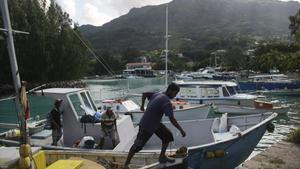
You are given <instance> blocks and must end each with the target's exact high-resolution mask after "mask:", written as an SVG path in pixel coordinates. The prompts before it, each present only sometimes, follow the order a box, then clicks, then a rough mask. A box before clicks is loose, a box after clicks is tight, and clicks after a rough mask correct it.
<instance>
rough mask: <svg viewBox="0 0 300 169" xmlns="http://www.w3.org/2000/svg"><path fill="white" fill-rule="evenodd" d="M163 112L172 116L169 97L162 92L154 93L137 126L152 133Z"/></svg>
mask: <svg viewBox="0 0 300 169" xmlns="http://www.w3.org/2000/svg"><path fill="white" fill-rule="evenodd" d="M164 114H165V116H168V117H173V116H174V114H173V109H172V104H171V102H170V98H169V97H168V96H167V95H165V94H164V93H155V94H153V96H152V97H151V100H150V102H149V103H148V105H147V109H146V111H145V112H144V115H143V117H142V118H141V121H140V123H139V126H140V127H141V128H142V129H144V130H146V131H148V132H150V133H154V131H155V130H156V129H157V128H158V127H159V124H160V121H161V119H162V117H163V115H164Z"/></svg>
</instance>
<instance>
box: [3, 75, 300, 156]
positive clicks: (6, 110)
mask: <svg viewBox="0 0 300 169" xmlns="http://www.w3.org/2000/svg"><path fill="white" fill-rule="evenodd" d="M87 83H88V88H89V89H90V91H91V94H92V97H93V98H94V99H95V100H96V102H99V101H100V100H102V99H112V98H118V97H124V96H125V95H127V93H131V94H138V93H142V92H144V91H156V90H164V89H165V86H164V84H165V82H164V79H163V78H146V79H114V80H96V79H95V80H87ZM130 98H131V99H133V100H134V101H136V102H137V103H139V102H140V97H136V96H130ZM269 98H270V99H272V100H279V101H280V102H281V103H284V104H289V105H290V110H289V112H288V114H287V115H284V116H279V117H277V118H276V120H274V124H275V127H276V129H275V131H274V133H266V134H265V136H264V137H263V139H262V140H261V141H260V143H259V145H258V146H257V148H256V150H255V151H256V152H259V151H261V150H264V149H265V148H266V147H269V146H271V145H272V144H273V143H275V142H277V141H279V140H281V139H283V138H285V136H286V134H287V133H288V132H289V131H290V129H291V128H295V127H299V126H300V97H295V96H294V97H287V96H271V97H269ZM29 99H30V103H31V114H32V116H33V117H35V116H36V115H39V116H40V118H45V117H46V114H47V112H48V111H49V110H50V109H51V108H52V103H53V100H52V99H51V98H48V97H45V96H30V97H29ZM1 122H11V123H16V122H17V113H16V110H15V105H14V102H13V101H11V100H6V101H1V102H0V123H1ZM0 131H3V129H2V130H1V129H0Z"/></svg>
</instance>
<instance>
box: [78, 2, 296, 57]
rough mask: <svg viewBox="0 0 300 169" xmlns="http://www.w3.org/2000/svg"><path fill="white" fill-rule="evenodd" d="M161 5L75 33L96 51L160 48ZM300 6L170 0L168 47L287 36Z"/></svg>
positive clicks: (270, 3)
mask: <svg viewBox="0 0 300 169" xmlns="http://www.w3.org/2000/svg"><path fill="white" fill-rule="evenodd" d="M165 7H166V5H165V4H162V5H157V6H145V7H142V8H133V9H131V10H130V11H129V13H128V14H126V15H123V16H121V17H119V18H117V19H114V20H112V21H111V22H109V23H106V24H104V25H103V26H100V27H95V26H92V25H84V26H81V27H80V28H79V29H80V30H81V32H82V33H83V35H84V36H85V37H86V38H87V39H88V40H89V41H90V42H91V44H92V45H93V47H94V48H95V49H98V50H111V51H122V50H125V49H127V48H137V49H141V50H154V49H162V48H164V43H165V42H164V34H165V33H164V32H165ZM299 7H300V4H299V3H298V2H295V1H290V2H282V1H277V0H173V1H172V2H170V3H169V34H170V35H171V38H170V41H169V43H170V48H177V49H178V48H181V47H183V46H184V45H186V44H189V45H193V46H196V47H199V48H208V47H209V45H210V44H211V43H218V41H220V40H222V41H224V42H225V43H224V44H226V42H227V41H230V40H232V39H234V38H236V37H240V36H243V37H274V36H280V37H286V36H288V35H289V29H288V26H289V19H288V17H289V16H290V15H294V14H295V13H296V12H297V10H298V9H299Z"/></svg>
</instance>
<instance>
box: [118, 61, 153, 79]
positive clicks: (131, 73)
mask: <svg viewBox="0 0 300 169" xmlns="http://www.w3.org/2000/svg"><path fill="white" fill-rule="evenodd" d="M122 76H123V77H124V78H127V79H138V78H143V77H155V74H154V71H153V70H152V67H151V63H149V62H138V63H127V64H126V69H125V70H123V74H122Z"/></svg>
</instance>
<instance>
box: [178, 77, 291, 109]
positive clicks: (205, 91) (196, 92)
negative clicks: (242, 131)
mask: <svg viewBox="0 0 300 169" xmlns="http://www.w3.org/2000/svg"><path fill="white" fill-rule="evenodd" d="M175 83H177V84H178V85H179V86H180V92H179V93H178V95H177V99H179V100H184V101H188V102H190V103H196V104H203V103H205V104H214V105H215V106H216V107H217V110H218V112H220V113H235V114H245V113H247V114H253V113H262V112H269V111H270V112H276V113H279V114H285V113H287V110H288V109H289V107H288V106H286V105H278V104H277V105H274V103H273V102H270V101H265V100H264V99H265V98H264V97H263V96H257V95H252V94H246V93H238V92H237V87H238V85H237V84H236V83H235V82H229V81H187V82H184V81H175ZM262 100H264V101H262Z"/></svg>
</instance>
